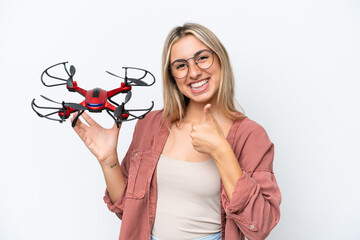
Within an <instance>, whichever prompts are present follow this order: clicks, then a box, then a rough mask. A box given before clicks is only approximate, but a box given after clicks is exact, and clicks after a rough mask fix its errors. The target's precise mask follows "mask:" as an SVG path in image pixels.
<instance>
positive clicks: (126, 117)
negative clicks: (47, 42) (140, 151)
mask: <svg viewBox="0 0 360 240" xmlns="http://www.w3.org/2000/svg"><path fill="white" fill-rule="evenodd" d="M66 63H67V62H62V63H58V64H55V65H53V66H51V67H49V68H47V69H46V70H45V71H44V72H43V73H42V75H41V81H42V83H43V84H44V85H45V86H46V87H54V86H60V85H66V87H67V89H68V90H69V91H70V92H77V93H79V94H81V95H82V96H83V97H85V100H84V101H82V102H80V103H65V102H62V103H60V102H56V101H54V100H51V99H50V98H47V97H45V96H42V95H41V97H43V98H44V99H46V100H48V101H50V102H53V103H57V104H61V105H62V107H61V108H56V107H41V106H38V105H36V104H35V99H33V101H32V103H31V106H32V109H33V110H34V111H35V112H36V113H37V115H38V116H39V117H43V118H47V119H50V120H55V121H59V122H60V123H61V122H63V121H65V119H67V118H69V116H70V114H71V113H73V112H78V114H77V116H76V117H75V119H74V121H73V123H72V126H73V127H74V126H75V124H76V121H77V119H78V117H79V116H80V115H81V114H82V113H83V112H84V111H85V110H88V111H89V112H102V111H103V110H106V111H107V113H108V114H109V115H110V116H111V117H112V118H113V119H114V120H115V122H116V123H117V125H118V126H119V123H120V122H123V121H130V120H134V119H142V118H143V117H144V116H145V115H146V114H147V113H148V112H150V111H151V109H152V108H153V106H154V102H152V105H151V107H150V108H147V109H125V104H126V103H127V102H128V101H129V100H130V98H131V95H132V93H131V89H132V86H151V85H153V84H154V83H155V77H154V76H153V75H152V74H151V73H150V72H149V71H147V70H144V69H140V68H133V67H123V69H125V77H119V76H117V75H115V74H113V73H110V72H107V73H109V74H110V75H112V76H115V77H118V78H122V79H124V82H122V83H121V85H120V87H118V88H115V89H112V90H110V91H106V90H104V89H101V88H94V89H91V90H85V89H83V88H80V87H79V86H78V84H77V82H76V81H73V76H74V75H75V67H74V66H72V65H71V66H70V72H69V71H68V69H67V68H66ZM59 65H63V66H64V69H65V72H66V74H67V76H68V78H67V79H64V78H60V77H55V76H53V75H51V74H49V70H50V69H52V68H56V67H57V66H59ZM128 69H131V70H135V71H140V72H144V75H143V76H141V77H139V78H130V77H128V76H127V75H128ZM146 76H150V78H151V81H150V83H146V82H145V81H144V79H145V78H146ZM45 77H47V78H49V79H55V81H58V80H59V81H65V83H56V84H48V83H46V82H45ZM119 93H126V96H125V101H124V102H123V103H122V104H118V103H116V102H115V101H113V100H112V99H111V98H112V97H114V96H116V95H118V94H119ZM38 109H47V110H56V111H53V112H50V113H48V114H42V113H40V112H39V110H38ZM133 111H140V112H144V113H142V114H140V115H134V114H133V113H131V112H133ZM55 114H58V116H59V119H56V118H53V117H50V116H52V115H55Z"/></svg>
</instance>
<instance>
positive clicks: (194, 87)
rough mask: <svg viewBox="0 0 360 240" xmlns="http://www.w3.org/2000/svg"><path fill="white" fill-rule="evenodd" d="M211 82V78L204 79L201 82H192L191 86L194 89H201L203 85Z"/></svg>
mask: <svg viewBox="0 0 360 240" xmlns="http://www.w3.org/2000/svg"><path fill="white" fill-rule="evenodd" d="M208 82H209V79H204V80H202V81H200V82H196V83H192V84H190V88H191V89H193V90H200V89H201V88H202V87H204V86H205V85H206V84H207V83H208Z"/></svg>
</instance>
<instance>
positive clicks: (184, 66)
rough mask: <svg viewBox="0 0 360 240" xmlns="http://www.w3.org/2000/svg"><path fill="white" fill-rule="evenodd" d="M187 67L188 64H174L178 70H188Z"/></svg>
mask: <svg viewBox="0 0 360 240" xmlns="http://www.w3.org/2000/svg"><path fill="white" fill-rule="evenodd" d="M186 66H187V65H186V63H184V62H177V63H175V64H174V68H175V69H176V70H183V69H185V68H186Z"/></svg>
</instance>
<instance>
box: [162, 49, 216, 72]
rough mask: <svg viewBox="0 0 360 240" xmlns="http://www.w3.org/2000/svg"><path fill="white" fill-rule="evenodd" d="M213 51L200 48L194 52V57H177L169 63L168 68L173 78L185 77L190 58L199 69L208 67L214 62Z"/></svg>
mask: <svg viewBox="0 0 360 240" xmlns="http://www.w3.org/2000/svg"><path fill="white" fill-rule="evenodd" d="M213 55H214V51H210V50H207V49H204V50H200V51H198V52H197V53H195V54H194V57H191V58H188V59H177V60H175V61H174V62H173V63H171V65H170V68H169V69H170V70H171V73H172V75H173V76H174V78H178V79H181V78H185V77H186V76H187V75H188V73H189V63H188V61H189V60H190V59H194V61H195V64H196V66H198V68H200V69H203V70H205V69H208V68H210V67H211V66H212V65H213V63H214V56H213Z"/></svg>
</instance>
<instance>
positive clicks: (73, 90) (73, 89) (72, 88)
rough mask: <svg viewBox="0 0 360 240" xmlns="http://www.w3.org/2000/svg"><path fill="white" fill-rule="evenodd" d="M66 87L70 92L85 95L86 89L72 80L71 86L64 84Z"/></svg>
mask: <svg viewBox="0 0 360 240" xmlns="http://www.w3.org/2000/svg"><path fill="white" fill-rule="evenodd" d="M66 87H67V89H68V90H69V91H70V92H78V93H80V94H81V95H82V96H84V97H85V96H86V93H87V91H86V90H85V89H83V88H81V87H79V86H78V85H77V82H76V81H74V82H73V86H72V87H69V86H66Z"/></svg>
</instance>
